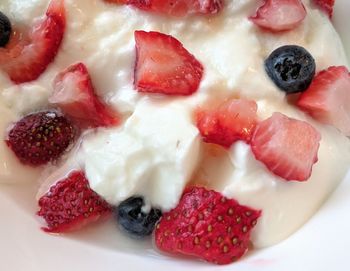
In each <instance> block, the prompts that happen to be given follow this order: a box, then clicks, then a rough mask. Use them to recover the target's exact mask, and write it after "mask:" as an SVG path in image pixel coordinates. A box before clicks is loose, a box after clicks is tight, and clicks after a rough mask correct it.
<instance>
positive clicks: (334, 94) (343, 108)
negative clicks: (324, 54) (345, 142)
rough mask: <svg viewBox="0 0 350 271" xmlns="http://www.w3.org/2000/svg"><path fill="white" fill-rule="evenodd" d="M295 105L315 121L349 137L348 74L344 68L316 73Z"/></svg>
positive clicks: (349, 80) (349, 75)
mask: <svg viewBox="0 0 350 271" xmlns="http://www.w3.org/2000/svg"><path fill="white" fill-rule="evenodd" d="M297 104H298V106H299V107H300V108H301V109H302V110H304V111H306V112H308V113H309V114H310V115H311V116H313V117H314V118H315V119H317V120H319V121H321V122H323V123H326V124H331V125H334V126H335V127H336V128H338V129H339V130H340V131H341V132H342V133H344V134H345V135H346V136H350V73H349V71H348V69H347V68H346V67H344V66H339V67H330V68H328V69H327V70H324V71H321V72H320V73H318V74H317V75H316V77H315V79H314V80H313V81H312V83H311V85H310V87H309V88H308V89H307V90H306V91H305V92H304V93H303V94H302V95H301V96H300V98H299V101H298V102H297Z"/></svg>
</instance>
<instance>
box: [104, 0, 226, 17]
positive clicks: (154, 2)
mask: <svg viewBox="0 0 350 271" xmlns="http://www.w3.org/2000/svg"><path fill="white" fill-rule="evenodd" d="M106 1H107V2H111V3H118V4H128V5H132V6H135V7H137V8H139V9H142V10H145V11H152V12H157V13H161V14H166V15H171V16H176V17H182V16H186V15H191V14H215V13H218V12H219V11H220V10H221V8H222V6H223V0H148V1H145V0H106Z"/></svg>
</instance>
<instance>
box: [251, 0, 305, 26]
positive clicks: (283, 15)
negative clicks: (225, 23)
mask: <svg viewBox="0 0 350 271" xmlns="http://www.w3.org/2000/svg"><path fill="white" fill-rule="evenodd" d="M305 17H306V9H305V7H304V5H303V3H302V1H301V0H265V3H264V4H263V5H262V6H261V7H259V9H258V10H257V12H256V14H255V15H254V16H252V17H250V20H251V21H252V22H253V23H255V24H256V25H258V26H260V27H262V28H264V29H267V30H270V31H274V32H277V31H286V30H291V29H294V28H295V27H297V26H298V25H299V24H300V23H301V22H302V21H303V20H304V19H305Z"/></svg>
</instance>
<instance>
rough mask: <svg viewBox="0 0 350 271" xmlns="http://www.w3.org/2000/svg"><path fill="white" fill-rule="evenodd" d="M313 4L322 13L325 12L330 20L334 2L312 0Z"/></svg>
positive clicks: (333, 0) (331, 0)
mask: <svg viewBox="0 0 350 271" xmlns="http://www.w3.org/2000/svg"><path fill="white" fill-rule="evenodd" d="M313 2H314V3H315V5H316V6H318V7H319V8H320V9H321V10H322V11H323V12H325V13H326V14H327V15H328V16H329V18H332V16H333V8H334V4H335V0H313Z"/></svg>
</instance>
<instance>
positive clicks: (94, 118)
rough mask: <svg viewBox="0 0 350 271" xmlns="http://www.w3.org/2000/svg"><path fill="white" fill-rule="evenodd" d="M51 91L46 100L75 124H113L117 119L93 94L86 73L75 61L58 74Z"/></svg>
mask: <svg viewBox="0 0 350 271" xmlns="http://www.w3.org/2000/svg"><path fill="white" fill-rule="evenodd" d="M53 88H54V93H53V95H52V96H51V97H50V98H49V102H50V103H52V104H54V105H57V106H58V107H59V108H60V109H61V110H62V111H63V112H64V113H65V114H66V115H68V116H69V117H70V118H71V119H73V120H75V122H76V123H77V125H78V126H80V127H81V128H84V127H98V126H112V125H116V124H118V122H119V118H118V116H117V113H116V112H113V110H112V109H110V108H108V107H107V106H106V105H105V104H104V103H102V102H101V101H100V99H99V98H98V97H97V96H96V94H95V91H94V87H93V85H92V81H91V78H90V75H89V72H88V70H87V68H86V66H85V65H84V64H83V63H77V64H74V65H72V66H70V67H68V68H67V69H66V70H64V71H63V72H61V73H59V74H58V75H57V76H56V78H55V80H54V82H53Z"/></svg>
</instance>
